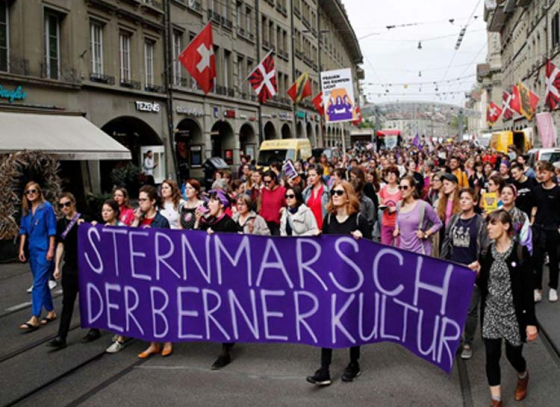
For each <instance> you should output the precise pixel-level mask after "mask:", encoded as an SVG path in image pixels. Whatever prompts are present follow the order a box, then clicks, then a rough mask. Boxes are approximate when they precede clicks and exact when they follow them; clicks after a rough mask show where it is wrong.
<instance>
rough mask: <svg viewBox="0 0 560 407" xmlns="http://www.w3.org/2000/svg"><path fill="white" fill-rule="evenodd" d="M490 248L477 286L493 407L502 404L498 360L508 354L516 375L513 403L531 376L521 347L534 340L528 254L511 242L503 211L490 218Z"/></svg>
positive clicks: (523, 392)
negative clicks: (504, 345)
mask: <svg viewBox="0 0 560 407" xmlns="http://www.w3.org/2000/svg"><path fill="white" fill-rule="evenodd" d="M486 220H487V223H488V226H487V227H488V235H489V236H490V239H492V241H493V242H492V245H491V247H490V250H488V252H487V253H486V254H485V255H483V256H482V259H481V262H480V266H479V267H478V269H477V270H476V271H477V272H479V278H478V286H479V288H480V293H481V315H482V323H481V324H482V338H483V340H484V347H485V348H486V377H487V379H488V384H489V386H490V393H491V395H492V406H495V407H501V406H502V389H501V371H500V358H501V355H502V342H503V341H505V343H506V356H507V359H508V361H509V362H510V364H511V365H512V366H513V368H514V369H515V370H516V371H517V386H516V389H515V400H516V401H521V400H523V399H524V398H525V397H526V396H527V386H528V384H529V373H528V372H527V362H526V361H525V359H524V358H523V343H524V342H527V341H529V342H532V341H534V340H535V339H537V318H536V315H535V303H534V298H533V276H532V266H531V258H530V254H529V251H528V250H527V248H526V247H523V246H521V245H519V243H517V242H515V240H513V239H512V234H513V221H512V219H511V216H510V214H509V213H508V212H507V211H505V210H502V209H499V210H496V211H494V212H491V213H490V214H488V217H487V219H486Z"/></svg>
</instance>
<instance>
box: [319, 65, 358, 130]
mask: <svg viewBox="0 0 560 407" xmlns="http://www.w3.org/2000/svg"><path fill="white" fill-rule="evenodd" d="M321 87H322V89H323V106H325V113H326V114H325V117H326V120H327V123H341V122H351V121H354V120H356V119H357V115H356V111H355V106H356V104H355V102H354V85H353V84H352V70H351V69H350V68H346V69H337V70H335V71H326V72H321Z"/></svg>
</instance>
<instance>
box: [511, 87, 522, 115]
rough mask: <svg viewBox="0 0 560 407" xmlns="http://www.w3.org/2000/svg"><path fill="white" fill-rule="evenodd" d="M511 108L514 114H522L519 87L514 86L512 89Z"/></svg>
mask: <svg viewBox="0 0 560 407" xmlns="http://www.w3.org/2000/svg"><path fill="white" fill-rule="evenodd" d="M509 107H511V110H513V111H514V112H517V113H519V114H521V98H520V97H519V88H518V87H517V85H513V86H512V88H511V101H510V103H509Z"/></svg>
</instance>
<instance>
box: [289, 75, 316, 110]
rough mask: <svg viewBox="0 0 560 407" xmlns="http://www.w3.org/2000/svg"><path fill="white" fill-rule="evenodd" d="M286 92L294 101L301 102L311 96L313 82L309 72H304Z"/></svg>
mask: <svg viewBox="0 0 560 407" xmlns="http://www.w3.org/2000/svg"><path fill="white" fill-rule="evenodd" d="M286 93H287V94H288V96H289V97H291V98H292V100H293V101H294V103H299V101H300V100H301V99H303V98H304V97H307V96H311V94H312V90H311V83H310V82H309V75H308V74H307V72H304V73H302V74H301V75H300V77H299V78H297V80H296V81H295V82H294V84H293V85H292V86H290V89H288V91H287V92H286Z"/></svg>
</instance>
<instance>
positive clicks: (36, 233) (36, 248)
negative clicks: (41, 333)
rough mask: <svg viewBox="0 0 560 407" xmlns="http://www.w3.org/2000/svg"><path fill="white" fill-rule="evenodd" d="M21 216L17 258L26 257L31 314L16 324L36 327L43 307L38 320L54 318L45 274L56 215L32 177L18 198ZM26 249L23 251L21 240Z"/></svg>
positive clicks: (28, 328) (48, 268)
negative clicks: (30, 293)
mask: <svg viewBox="0 0 560 407" xmlns="http://www.w3.org/2000/svg"><path fill="white" fill-rule="evenodd" d="M21 206H22V217H21V225H20V229H19V234H20V236H21V240H20V245H19V259H20V261H21V262H22V263H24V262H25V261H27V260H29V265H30V266H31V272H32V273H33V291H32V297H31V298H32V300H31V301H32V316H31V318H30V319H29V320H28V321H27V322H25V323H23V324H21V325H20V326H19V328H20V329H23V330H26V331H34V330H36V329H37V328H39V325H40V324H39V318H40V317H41V312H42V310H43V307H44V308H45V310H46V311H47V315H46V316H45V318H43V319H42V320H41V323H42V324H47V323H49V322H51V321H54V320H55V319H56V313H55V312H54V305H53V301H52V296H51V291H50V289H49V285H48V282H49V278H50V276H51V273H52V271H53V268H54V262H53V260H54V254H55V242H56V216H55V214H54V209H53V207H52V205H51V204H50V203H49V202H47V201H46V200H45V197H44V196H43V193H42V192H41V187H40V186H39V184H37V183H36V182H34V181H31V182H28V183H27V185H26V186H25V189H24V192H23V197H22V199H21ZM26 242H27V243H28V250H29V253H28V254H26V253H25V243H26Z"/></svg>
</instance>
